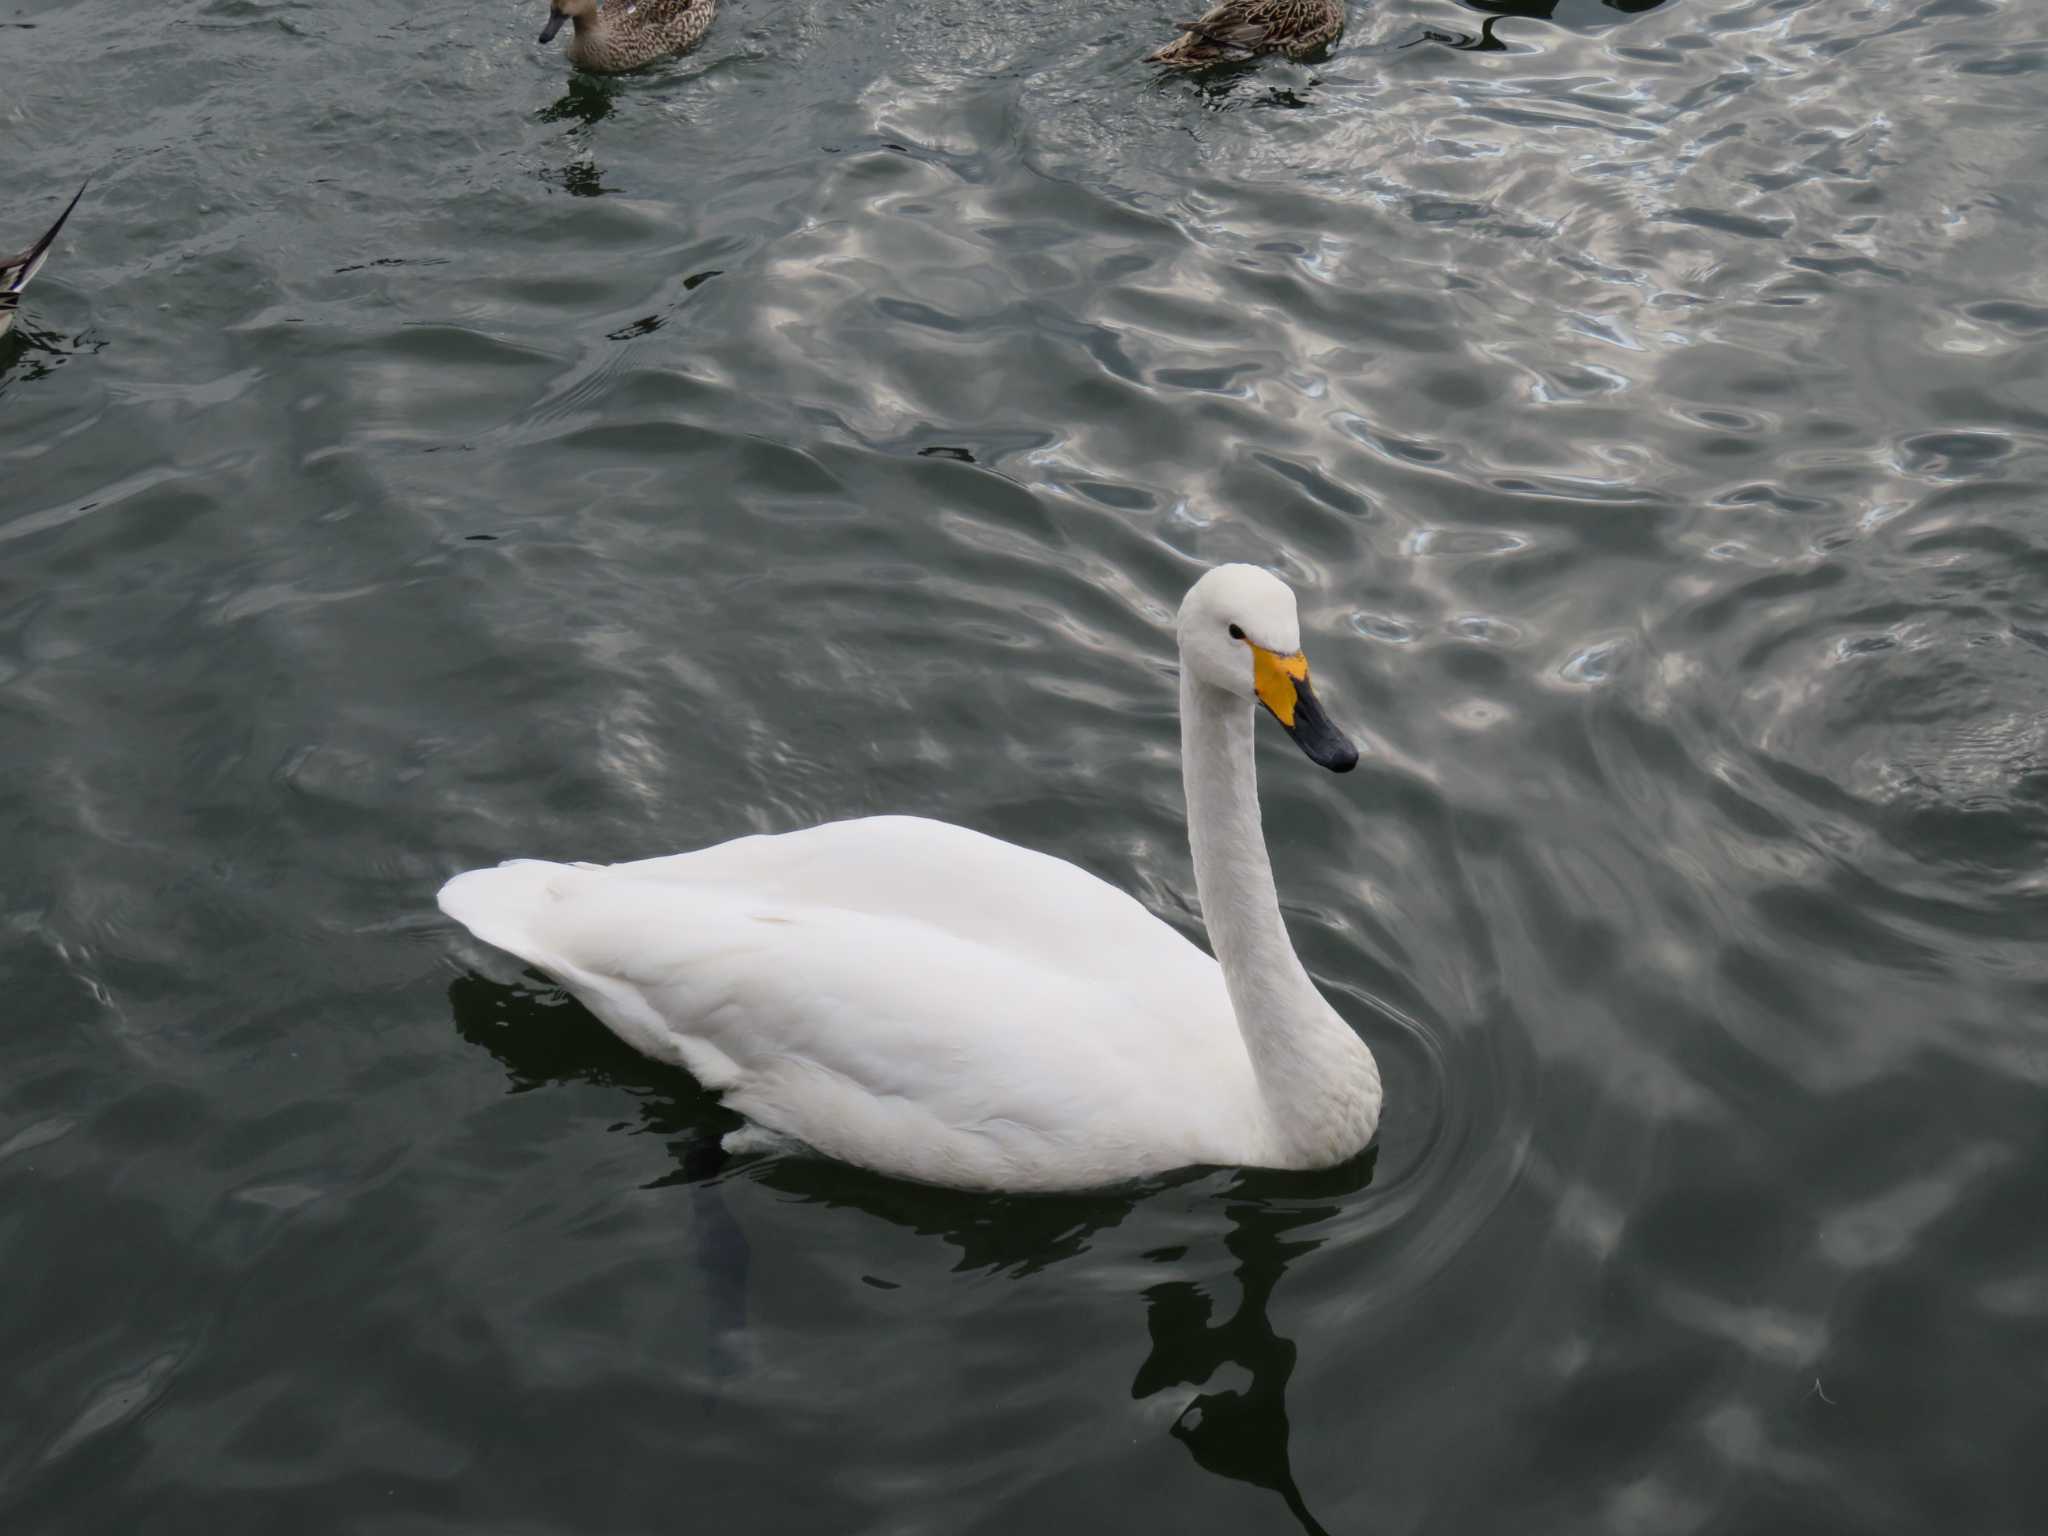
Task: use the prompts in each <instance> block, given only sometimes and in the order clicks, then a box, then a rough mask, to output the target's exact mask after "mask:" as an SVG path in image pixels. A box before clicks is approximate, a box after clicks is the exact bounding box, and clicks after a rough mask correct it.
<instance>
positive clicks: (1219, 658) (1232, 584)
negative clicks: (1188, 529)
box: [1176, 565, 1358, 773]
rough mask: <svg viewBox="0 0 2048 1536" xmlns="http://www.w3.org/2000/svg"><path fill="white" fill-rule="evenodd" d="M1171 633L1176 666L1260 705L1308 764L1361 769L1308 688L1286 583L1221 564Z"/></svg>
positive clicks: (1185, 603)
mask: <svg viewBox="0 0 2048 1536" xmlns="http://www.w3.org/2000/svg"><path fill="white" fill-rule="evenodd" d="M1176 629H1177V630H1178V633H1179V638H1180V664H1181V666H1182V667H1183V668H1185V669H1186V670H1187V671H1188V672H1189V673H1190V674H1191V675H1192V676H1194V677H1195V678H1196V679H1197V680H1198V681H1201V682H1204V683H1207V684H1208V685H1209V686H1210V687H1212V688H1220V689H1222V690H1223V691H1224V692H1225V693H1232V694H1236V695H1237V696H1238V697H1239V698H1242V699H1244V700H1245V701H1246V702H1247V703H1249V702H1250V701H1252V700H1254V699H1256V700H1257V701H1258V702H1259V703H1261V704H1263V705H1265V706H1266V709H1267V711H1268V712H1269V713H1270V714H1271V715H1272V716H1273V718H1274V719H1275V720H1278V721H1279V722H1280V724H1281V726H1282V727H1284V728H1285V730H1286V732H1287V734H1288V735H1289V736H1292V737H1293V738H1294V743H1295V745H1296V746H1298V747H1300V748H1301V750H1302V751H1303V752H1305V753H1307V754H1308V757H1309V760H1310V761H1311V762H1315V763H1320V764H1321V765H1322V766H1323V767H1325V768H1329V769H1332V770H1334V771H1335V772H1337V773H1349V772H1350V771H1351V770H1352V769H1353V768H1356V767H1357V766H1358V748H1356V747H1354V746H1353V745H1352V744H1351V742H1350V740H1349V739H1348V738H1347V737H1346V736H1345V735H1344V733H1343V732H1342V731H1340V730H1338V729H1337V727H1336V726H1334V725H1332V724H1331V723H1330V717H1329V716H1328V715H1326V714H1324V713H1323V706H1322V705H1321V704H1320V703H1319V702H1317V700H1316V696H1315V694H1314V693H1313V692H1312V691H1311V690H1310V688H1309V685H1308V658H1307V657H1306V656H1304V655H1303V654H1302V652H1301V619H1300V617H1299V615H1297V614H1296V612H1295V608H1294V593H1293V592H1292V591H1290V590H1289V589H1288V586H1287V583H1286V582H1284V581H1282V580H1281V579H1280V578H1279V577H1277V576H1275V575H1274V574H1273V573H1272V572H1270V571H1265V570H1261V569H1260V568H1259V567H1258V566H1256V565H1219V566H1217V567H1216V568H1215V569H1213V570H1211V571H1210V572H1208V573H1207V574H1206V575H1205V576H1203V577H1202V579H1201V580H1200V581H1198V582H1196V583H1195V584H1194V585H1193V586H1192V587H1190V588H1188V595H1187V596H1186V597H1184V598H1183V599H1181V605H1180V618H1179V619H1178V620H1177V621H1176Z"/></svg>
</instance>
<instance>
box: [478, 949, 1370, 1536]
mask: <svg viewBox="0 0 2048 1536" xmlns="http://www.w3.org/2000/svg"><path fill="white" fill-rule="evenodd" d="M448 1000H449V1003H450V1006H451V1007H452V1009H453V1011H454V1015H455V1027H456V1029H457V1031H458V1032H459V1033H460V1034H461V1035H462V1037H463V1038H464V1039H465V1040H468V1041H470V1042H472V1043H474V1044H477V1045H481V1046H482V1047H484V1048H485V1049H486V1050H488V1051H489V1052H490V1053H491V1054H492V1056H494V1057H496V1058H497V1060H498V1063H499V1064H500V1065H501V1066H502V1067H503V1068H504V1069H505V1073H506V1075H507V1076H508V1077H509V1078H510V1079H511V1088H510V1090H509V1091H511V1092H513V1093H527V1092H531V1091H532V1090H534V1089H537V1088H541V1087H545V1086H547V1085H549V1084H553V1083H564V1082H577V1081H580V1082H586V1083H601V1084H609V1085H614V1086H617V1087H619V1088H621V1089H623V1090H625V1091H626V1092H627V1093H629V1094H631V1095H632V1096H633V1098H634V1100H635V1103H636V1106H637V1108H638V1111H639V1116H640V1130H641V1131H643V1132H646V1133H651V1134H654V1135H657V1136H661V1137H663V1138H665V1139H666V1140H667V1141H668V1143H669V1150H670V1152H671V1154H672V1155H673V1156H674V1158H675V1161H676V1167H675V1170H674V1171H673V1172H671V1173H668V1174H665V1175H663V1176H662V1177H661V1178H659V1179H656V1180H654V1181H653V1182H652V1184H651V1185H650V1186H649V1187H656V1186H662V1185H684V1186H690V1187H691V1193H692V1197H693V1199H694V1200H695V1202H696V1204H695V1207H694V1210H695V1214H696V1217H697V1231H698V1233H699V1234H700V1239H701V1240H700V1242H699V1244H698V1249H697V1253H696V1255H695V1257H696V1259H697V1262H698V1265H699V1268H700V1272H701V1274H702V1275H703V1277H704V1279H705V1282H706V1289H707V1293H708V1295H709V1298H710V1302H711V1315H710V1316H709V1318H708V1319H707V1321H708V1322H709V1323H710V1325H711V1328H712V1330H713V1334H714V1351H717V1350H718V1349H719V1347H720V1341H721V1340H725V1341H730V1340H734V1339H737V1338H738V1337H739V1336H740V1335H741V1334H742V1333H743V1332H744V1330H745V1327H746V1280H747V1272H748V1268H749V1258H750V1255H749V1252H748V1247H747V1242H746V1237H745V1234H744V1233H743V1231H742V1230H741V1228H740V1226H739V1224H738V1223H737V1221H735V1220H734V1218H733V1216H732V1214H731V1211H730V1209H729V1208H728V1207H727V1206H726V1204H725V1200H724V1196H723V1193H722V1186H723V1185H724V1184H725V1183H727V1182H728V1181H729V1179H730V1178H732V1177H738V1176H744V1177H745V1178H747V1179H749V1180H751V1181H753V1182H756V1183H759V1184H762V1185H765V1186H766V1187H768V1188H770V1189H774V1190H777V1191H779V1192H781V1193H783V1194H786V1195H791V1196H794V1197H796V1198H797V1199H800V1200H804V1201H812V1202H816V1203H818V1204H820V1205H826V1206H832V1207H844V1208H852V1209H856V1210H860V1211H863V1212H865V1213H867V1214H868V1215H871V1216H875V1217H878V1218H880V1219H882V1220H885V1221H889V1222H892V1223H895V1224H896V1225H898V1226H901V1227H905V1228H907V1229H908V1230H910V1231H912V1232H915V1233H917V1234H919V1235H920V1236H927V1237H936V1238H938V1239H940V1240H941V1241H942V1242H945V1243H949V1244H951V1245H952V1246H953V1247H954V1248H956V1249H958V1250H959V1255H960V1256H959V1260H958V1262H957V1263H956V1264H955V1265H954V1269H955V1271H956V1272H979V1273H999V1274H1008V1275H1012V1276H1020V1277H1021V1276H1026V1275H1031V1274H1034V1273H1037V1272H1038V1271H1041V1270H1043V1269H1046V1268H1048V1267H1049V1266H1051V1265H1053V1264H1056V1263H1058V1262H1060V1261H1061V1260H1064V1259H1070V1258H1074V1257H1077V1256H1078V1255H1080V1254H1083V1253H1085V1252H1087V1251H1088V1248H1089V1246H1090V1240H1091V1238H1092V1237H1093V1236H1094V1235H1095V1234H1096V1233H1099V1232H1103V1231H1106V1230H1108V1229H1110V1228H1112V1227H1116V1226H1118V1225H1119V1224H1121V1223H1122V1222H1123V1221H1124V1220H1125V1219H1126V1218H1127V1217H1129V1216H1130V1215H1131V1214H1132V1213H1133V1212H1134V1211H1136V1210H1137V1209H1138V1207H1139V1206H1140V1205H1141V1204H1142V1203H1143V1202H1145V1201H1146V1200H1148V1199H1152V1198H1154V1197H1158V1196H1163V1195H1167V1194H1168V1193H1169V1192H1170V1191H1173V1190H1176V1189H1179V1188H1181V1187H1183V1186H1188V1185H1192V1184H1195V1183H1198V1182H1200V1181H1202V1180H1208V1179H1215V1178H1217V1177H1218V1174H1219V1171H1218V1170H1214V1169H1201V1168H1192V1169H1184V1170H1180V1171H1177V1172H1174V1173H1171V1174H1166V1175H1163V1176H1161V1177H1158V1178H1153V1179H1145V1180H1140V1181H1137V1182H1135V1183H1132V1184H1129V1185H1124V1186H1120V1187H1118V1188H1115V1189H1108V1190H1100V1191H1093V1192H1089V1193H1086V1194H1074V1195H999V1194H998V1195H990V1194H972V1193H967V1192H964V1191H960V1190H951V1189H941V1188H936V1187H933V1186H930V1185H923V1184H912V1183H907V1182H905V1181H902V1180H898V1179H890V1178H885V1177H882V1176H880V1175H878V1174H874V1173H870V1172H868V1171H866V1170H864V1169H861V1168H856V1167H854V1166H852V1165H850V1164H847V1163H839V1162H833V1161H830V1160H827V1159H823V1158H816V1157H803V1156H762V1155H759V1154H741V1155H738V1156H734V1155H731V1154H728V1153H726V1152H725V1151H724V1150H723V1149H722V1147H721V1146H720V1140H721V1138H722V1137H723V1136H724V1135H725V1134H726V1132H728V1131H731V1130H735V1129H737V1128H738V1127H739V1126H740V1125H741V1124H743V1122H742V1120H741V1119H740V1117H739V1116H737V1115H735V1114H733V1113H731V1112H730V1111H729V1110H726V1109H724V1108H723V1107H722V1106H721V1105H720V1104H719V1103H718V1100H717V1097H716V1096H715V1095H713V1094H711V1093H709V1092H707V1091H706V1090H705V1089H703V1088H702V1087H700V1086H699V1085H698V1084H697V1083H696V1082H695V1081H694V1080H693V1079H691V1078H690V1077H689V1076H688V1075H687V1074H686V1073H684V1072H682V1071H679V1070H677V1069H675V1068H672V1067H666V1066H663V1065H661V1064H660V1063H658V1062H654V1061H651V1060H649V1059H648V1058H646V1057H644V1056H642V1055H640V1054H639V1053H638V1052H637V1051H634V1050H633V1049H632V1048H631V1047H629V1046H627V1045H625V1044H624V1043H623V1042H621V1041H620V1040H618V1039H617V1038H616V1037H615V1036H614V1035H612V1034H611V1032H610V1031H608V1030H607V1029H605V1027H604V1026H603V1025H602V1024H600V1023H599V1022H598V1021H597V1020H596V1019H595V1018H594V1017H593V1016H592V1015H591V1014H590V1013H589V1012H588V1011H587V1010H585V1009H584V1008H583V1007H582V1006H581V1005H580V1004H578V1003H577V1002H575V1001H574V999H572V998H570V997H569V996H568V995H567V994H566V993H564V992H563V991H562V990H561V989H559V988H557V987H554V986H552V985H551V984H549V983H547V982H546V981H544V980H540V979H538V978H536V981H535V984H534V985H531V986H524V985H521V986H504V985H501V984H499V983H497V982H493V981H490V980H488V979H486V978H484V977H481V976H475V975H466V976H461V977H458V978H457V979H456V980H455V981H454V982H452V983H451V984H450V985H449V988H448ZM1378 1158H1379V1149H1378V1147H1377V1145H1375V1146H1373V1147H1369V1148H1367V1149H1366V1151H1365V1152H1364V1153H1362V1154H1361V1155H1359V1156H1358V1157H1355V1158H1353V1159H1352V1160H1351V1161H1350V1162H1348V1163H1345V1164H1343V1165H1341V1166H1339V1167H1336V1168H1331V1169H1325V1170H1322V1171H1320V1172H1316V1173H1305V1174H1300V1173H1280V1172H1274V1171H1271V1170H1266V1169H1245V1170H1241V1171H1239V1172H1238V1173H1236V1174H1235V1175H1234V1176H1231V1177H1230V1179H1229V1183H1228V1185H1227V1186H1226V1187H1224V1188H1221V1189H1219V1190H1218V1191H1217V1192H1216V1193H1215V1194H1214V1196H1213V1197H1211V1203H1212V1204H1213V1205H1215V1206H1218V1207H1220V1214H1221V1216H1222V1218H1223V1222H1224V1223H1225V1226H1224V1228H1223V1229H1222V1230H1221V1231H1220V1233H1219V1234H1218V1235H1219V1239H1220V1243H1221V1246H1222V1248H1223V1250H1224V1251H1225V1252H1226V1253H1228V1254H1229V1255H1230V1257H1231V1259H1232V1260H1233V1261H1234V1264H1233V1267H1232V1270H1231V1275H1232V1278H1233V1279H1234V1280H1235V1281H1236V1284H1237V1290H1238V1295H1237V1298H1236V1304H1235V1306H1234V1307H1233V1308H1232V1309H1231V1311H1230V1312H1229V1314H1228V1315H1227V1316H1225V1317H1224V1318H1223V1319H1222V1320H1221V1321H1220V1322H1219V1321H1217V1320H1216V1312H1217V1298H1216V1297H1215V1296H1214V1295H1213V1294H1212V1291H1213V1286H1212V1285H1211V1284H1210V1283H1207V1282H1196V1281H1193V1280H1186V1279H1174V1280H1166V1281H1162V1282H1161V1283H1159V1284H1157V1285H1153V1286H1149V1287H1147V1288H1146V1290H1145V1291H1144V1293H1143V1295H1144V1300H1145V1326H1146V1331H1147V1333H1148V1335H1149V1336H1150V1339H1151V1350H1150V1353H1149V1354H1148V1355H1147V1356H1146V1358H1145V1361H1144V1363H1143V1364H1142V1365H1140V1366H1139V1367H1138V1372H1137V1375H1136V1376H1135V1377H1134V1378H1133V1380H1132V1382H1131V1396H1132V1397H1133V1398H1135V1399H1144V1398H1149V1397H1153V1396H1155V1395H1157V1394H1158V1393H1160V1392H1165V1391H1170V1390H1172V1389H1174V1388H1177V1387H1178V1388H1195V1389H1199V1390H1197V1391H1196V1392H1195V1395H1194V1396H1193V1397H1192V1398H1191V1399H1190V1401H1189V1402H1188V1403H1187V1405H1186V1406H1185V1407H1184V1408H1183V1409H1182V1410H1181V1412H1180V1414H1179V1415H1178V1416H1177V1417H1176V1418H1175V1420H1174V1423H1173V1427H1172V1430H1171V1433H1172V1435H1173V1437H1174V1438H1175V1439H1176V1440H1178V1441H1180V1442H1181V1444H1183V1445H1185V1446H1186V1447H1187V1448H1188V1451H1189V1453H1190V1454H1191V1455H1192V1456H1193V1457H1194V1458H1195V1461H1196V1464H1197V1465H1199V1466H1200V1467H1202V1468H1203V1469H1204V1470H1205V1471H1208V1472H1211V1473H1213V1474H1215V1475H1216V1476H1218V1477H1227V1478H1231V1479H1233V1480H1235V1481H1238V1482H1244V1483H1250V1484H1251V1485H1253V1486H1254V1487H1258V1488H1265V1489H1270V1490H1271V1491H1272V1492H1273V1493H1275V1494H1277V1495H1278V1496H1279V1497H1280V1499H1281V1500H1282V1502H1283V1503H1285V1504H1286V1506H1287V1509H1288V1511H1289V1512H1290V1513H1291V1514H1292V1515H1293V1516H1294V1519H1295V1521H1296V1522H1297V1523H1298V1524H1299V1525H1300V1527H1301V1529H1302V1530H1304V1531H1306V1532H1308V1533H1310V1536H1328V1533H1327V1531H1326V1529H1325V1527H1324V1526H1323V1525H1322V1524H1321V1523H1320V1522H1319V1521H1318V1520H1317V1519H1316V1518H1315V1515H1314V1514H1313V1513H1312V1512H1311V1510H1310V1509H1309V1505H1308V1501H1307V1500H1306V1498H1305V1497H1304V1496H1303V1494H1302V1491H1301V1488H1300V1486H1299V1485H1298V1484H1297V1483H1296V1481H1295V1477H1294V1469H1293V1463H1292V1459H1291V1455H1290V1451H1289V1426H1288V1418H1287V1384H1288V1382H1289V1380H1290V1379H1291V1378H1292V1376H1293V1374H1294V1366H1295V1361H1296V1358H1297V1355H1298V1351H1297V1349H1296V1347H1295V1344H1294V1341H1293V1340H1292V1339H1289V1338H1284V1337H1282V1336H1281V1335H1280V1334H1278V1333H1276V1332H1275V1331H1274V1329H1273V1324H1272V1320H1271V1317H1270V1316H1269V1307H1270V1303H1271V1301H1272V1297H1273V1292H1274V1289H1275V1288H1276V1287H1277V1286H1278V1285H1279V1283H1280V1279H1281V1277H1282V1276H1283V1275H1284V1274H1286V1272H1287V1268H1288V1266H1289V1265H1290V1264H1292V1263H1293V1262H1294V1261H1295V1260H1297V1259H1299V1258H1301V1257H1302V1256H1303V1255H1305V1254H1308V1253H1311V1252H1313V1251H1314V1250H1315V1249H1316V1248H1317V1247H1318V1246H1320V1243H1321V1239H1319V1238H1317V1237H1313V1236H1310V1235H1309V1234H1308V1232H1307V1231H1305V1230H1304V1229H1310V1228H1313V1227H1315V1226H1316V1225H1317V1224H1318V1223H1321V1222H1323V1221H1325V1220H1327V1219H1328V1218H1330V1217H1333V1216H1336V1215H1337V1214H1339V1212H1340V1211H1341V1210H1342V1208H1343V1203H1344V1202H1345V1201H1346V1200H1348V1199H1351V1198H1354V1197H1356V1196H1357V1195H1358V1194H1359V1193H1360V1192H1362V1191H1363V1190H1365V1189H1366V1188H1367V1187H1368V1186H1369V1185H1370V1184H1371V1183H1372V1180H1373V1173H1374V1169H1375V1167H1376V1165H1377V1163H1378ZM1195 1198H1197V1199H1200V1198H1201V1197H1200V1196H1199V1195H1198V1196H1196V1197H1195ZM1147 1256H1148V1257H1149V1258H1152V1259H1153V1260H1155V1261H1156V1262H1159V1263H1162V1264H1167V1263H1174V1264H1178V1263H1181V1262H1182V1261H1185V1260H1188V1259H1190V1258H1191V1255H1190V1252H1189V1249H1188V1247H1187V1246H1186V1245H1180V1244H1176V1245H1175V1246H1173V1247H1171V1248H1164V1249H1159V1250H1156V1251H1154V1252H1152V1253H1151V1254H1148V1255H1147ZM731 1359H732V1364H733V1368H734V1369H737V1361H738V1354H737V1353H736V1352H735V1353H733V1354H732V1356H731ZM1231 1366H1235V1367H1236V1368H1237V1370H1238V1371H1239V1372H1241V1373H1242V1374H1243V1376H1244V1377H1246V1378H1248V1379H1247V1381H1246V1382H1245V1384H1244V1385H1242V1386H1232V1387H1222V1386H1216V1387H1210V1386H1209V1385H1208V1384H1209V1383H1210V1382H1211V1381H1212V1380H1213V1379H1214V1378H1215V1377H1216V1375H1217V1373H1218V1372H1219V1371H1222V1370H1224V1369H1225V1368H1226V1367H1231Z"/></svg>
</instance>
